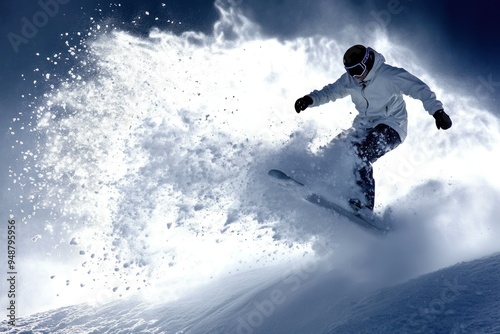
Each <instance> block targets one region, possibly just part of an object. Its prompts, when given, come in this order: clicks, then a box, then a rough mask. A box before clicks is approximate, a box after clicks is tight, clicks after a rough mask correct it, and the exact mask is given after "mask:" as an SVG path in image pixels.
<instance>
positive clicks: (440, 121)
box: [432, 109, 451, 130]
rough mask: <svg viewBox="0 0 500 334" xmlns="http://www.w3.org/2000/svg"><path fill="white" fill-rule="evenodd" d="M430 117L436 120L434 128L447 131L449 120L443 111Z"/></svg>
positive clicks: (449, 126)
mask: <svg viewBox="0 0 500 334" xmlns="http://www.w3.org/2000/svg"><path fill="white" fill-rule="evenodd" d="M432 116H434V118H435V119H436V126H437V128H438V129H443V130H448V129H449V128H451V118H450V116H448V114H446V113H445V112H444V110H443V109H439V110H438V111H436V112H435V113H434V115H432Z"/></svg>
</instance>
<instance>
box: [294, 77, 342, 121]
mask: <svg viewBox="0 0 500 334" xmlns="http://www.w3.org/2000/svg"><path fill="white" fill-rule="evenodd" d="M344 80H345V78H344V75H343V76H341V77H340V79H338V80H337V81H335V82H334V83H332V84H329V85H326V86H325V87H323V89H321V90H315V91H313V92H311V93H309V94H308V95H306V96H304V97H301V98H300V99H298V100H297V101H296V102H295V111H296V112H297V113H300V112H301V111H303V110H305V109H306V108H307V107H317V106H320V105H322V104H324V103H327V102H333V101H335V100H337V99H340V98H343V97H345V96H347V95H348V93H347V89H346V85H345V84H344V83H343V82H344Z"/></svg>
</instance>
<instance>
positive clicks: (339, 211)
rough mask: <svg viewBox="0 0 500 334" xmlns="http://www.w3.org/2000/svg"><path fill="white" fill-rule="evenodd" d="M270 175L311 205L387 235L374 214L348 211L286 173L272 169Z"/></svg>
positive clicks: (276, 181)
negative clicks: (296, 192)
mask: <svg viewBox="0 0 500 334" xmlns="http://www.w3.org/2000/svg"><path fill="white" fill-rule="evenodd" d="M268 175H269V176H271V177H272V178H273V181H274V182H275V183H277V184H279V185H280V186H282V187H284V188H288V189H293V190H298V193H299V194H300V196H301V197H302V198H303V199H305V200H306V201H308V202H309V203H312V204H314V205H317V206H319V207H321V208H324V209H326V210H327V211H329V212H331V213H333V214H334V215H337V216H341V217H344V218H346V219H347V220H349V221H351V222H353V223H355V224H356V225H358V226H361V227H363V228H366V229H368V230H370V231H372V232H376V233H381V234H385V233H386V232H387V231H388V229H387V228H386V227H385V226H384V224H383V223H382V220H381V219H380V217H378V216H377V215H375V214H374V213H372V212H370V213H361V212H355V211H354V210H349V209H346V208H344V207H342V206H341V205H339V204H337V203H335V202H333V201H331V200H329V199H327V198H326V197H324V196H322V195H319V194H316V193H314V192H312V191H309V190H308V189H307V186H306V185H305V184H304V183H302V182H300V181H298V180H295V179H294V178H292V177H290V176H288V175H287V174H286V173H284V172H282V171H280V170H277V169H271V170H270V171H269V172H268Z"/></svg>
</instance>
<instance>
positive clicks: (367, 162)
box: [354, 124, 401, 210]
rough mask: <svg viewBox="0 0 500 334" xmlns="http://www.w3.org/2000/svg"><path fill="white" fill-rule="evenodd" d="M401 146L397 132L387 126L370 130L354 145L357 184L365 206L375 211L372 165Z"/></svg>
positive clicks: (381, 125)
mask: <svg viewBox="0 0 500 334" xmlns="http://www.w3.org/2000/svg"><path fill="white" fill-rule="evenodd" d="M399 144H401V138H400V137H399V134H398V133H397V131H396V130H394V129H393V128H391V127H390V126H387V125H385V124H379V125H377V126H376V127H374V128H373V129H370V130H369V131H368V133H367V135H366V136H365V137H364V138H362V139H361V140H360V141H358V142H355V143H354V147H355V149H356V154H357V155H358V158H359V164H358V166H357V167H356V170H355V174H356V183H357V184H358V185H359V186H360V187H361V190H362V192H363V193H364V195H365V203H363V204H364V206H366V207H367V208H369V209H371V210H373V207H374V205H375V180H374V179H373V168H372V165H371V164H372V163H374V162H375V161H377V159H378V158H380V157H381V156H383V155H384V154H386V153H387V152H389V151H391V150H393V149H394V148H396V147H397V146H398V145H399Z"/></svg>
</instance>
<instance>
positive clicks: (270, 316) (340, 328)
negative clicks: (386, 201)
mask: <svg viewBox="0 0 500 334" xmlns="http://www.w3.org/2000/svg"><path fill="white" fill-rule="evenodd" d="M323 265H324V264H322V265H320V264H319V263H318V265H317V266H311V265H309V267H302V268H301V269H300V270H298V271H295V272H294V273H293V274H292V273H291V272H289V273H288V274H286V275H284V273H286V272H287V269H286V268H283V267H281V268H273V269H272V270H270V269H261V270H258V271H254V272H249V273H245V274H244V275H235V276H233V277H231V278H228V279H226V280H223V281H220V282H214V283H212V284H209V285H207V286H204V287H202V288H200V289H198V290H197V291H195V292H193V293H192V294H190V295H189V296H186V297H185V298H182V299H180V300H177V301H175V302H171V303H166V304H160V305H151V304H149V303H146V302H141V301H138V300H134V299H132V300H128V301H116V302H112V303H109V304H106V305H103V306H99V307H92V306H89V305H78V306H71V307H65V308H61V309H58V310H54V311H49V312H44V313H40V314H36V315H33V316H31V317H29V318H25V319H21V320H20V321H19V326H18V328H17V331H13V332H14V333H15V332H25V333H498V332H500V305H499V303H500V302H499V301H500V290H499V289H498V286H499V284H500V255H494V256H490V257H486V258H482V259H479V260H475V261H471V262H466V263H460V264H457V265H454V266H452V267H449V268H446V269H442V270H439V271H436V272H434V273H432V274H427V275H424V276H421V277H418V278H416V279H413V280H410V281H409V282H406V283H403V284H398V285H395V286H391V287H387V288H382V289H374V287H373V286H372V283H371V282H369V281H364V282H359V281H357V280H356V279H355V277H353V276H352V275H350V274H349V273H346V272H342V271H339V270H324V268H322V267H323ZM320 268H321V269H320ZM279 272H281V275H280V274H279ZM276 275H278V277H279V276H281V279H278V280H276V278H275V276H276ZM263 278H266V279H263ZM1 329H3V330H5V327H1Z"/></svg>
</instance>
